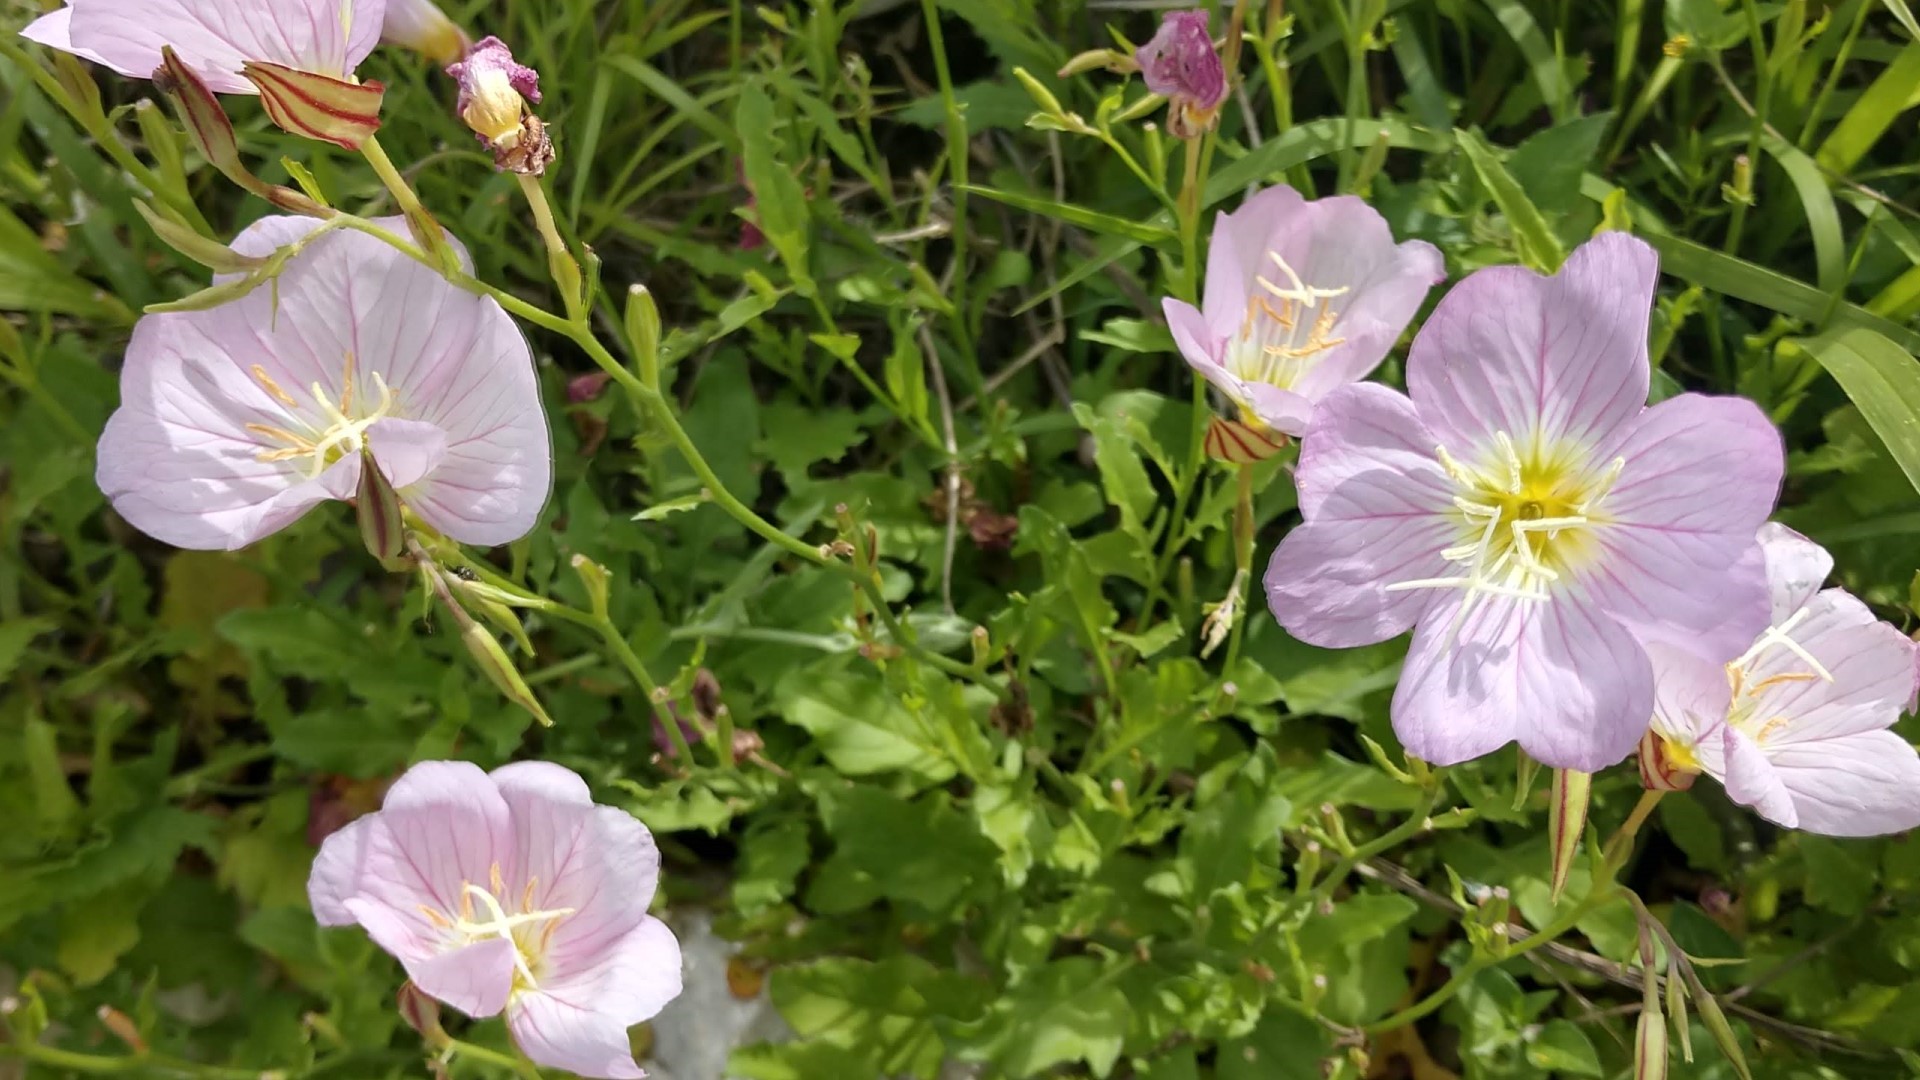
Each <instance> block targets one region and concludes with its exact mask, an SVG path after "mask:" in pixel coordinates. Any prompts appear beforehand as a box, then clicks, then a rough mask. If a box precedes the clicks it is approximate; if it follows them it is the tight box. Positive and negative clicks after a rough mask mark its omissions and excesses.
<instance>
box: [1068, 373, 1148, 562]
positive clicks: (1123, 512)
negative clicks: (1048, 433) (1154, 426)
mask: <svg viewBox="0 0 1920 1080" xmlns="http://www.w3.org/2000/svg"><path fill="white" fill-rule="evenodd" d="M1073 418H1074V419H1075V420H1077V421H1079V422H1080V426H1081V427H1083V428H1085V429H1086V430H1087V433H1088V434H1090V435H1092V436H1093V459H1094V463H1095V464H1096V465H1097V466H1099V469H1100V486H1101V487H1102V488H1104V489H1105V490H1106V493H1107V502H1108V503H1109V504H1111V505H1112V506H1113V507H1114V508H1115V509H1117V510H1119V511H1120V527H1121V528H1122V529H1124V530H1126V532H1127V535H1129V536H1132V537H1133V538H1134V539H1135V540H1137V541H1139V542H1140V543H1141V544H1142V545H1144V544H1146V543H1147V540H1148V537H1147V519H1148V518H1149V517H1150V516H1151V515H1152V514H1153V510H1154V507H1155V505H1156V504H1158V503H1159V501H1160V496H1159V494H1158V493H1157V492H1155V491H1154V489H1153V481H1152V480H1150V479H1148V477H1147V470H1146V467H1145V466H1143V465H1141V464H1140V452H1139V450H1138V449H1137V448H1136V447H1135V445H1134V440H1133V439H1132V438H1130V437H1129V436H1128V434H1127V433H1126V431H1125V430H1124V429H1123V428H1122V426H1121V423H1120V421H1118V420H1116V419H1114V418H1112V417H1107V416H1101V415H1099V414H1098V413H1095V412H1094V411H1093V409H1092V408H1091V407H1090V406H1088V405H1087V404H1085V403H1084V402H1078V401H1076V402H1074V404H1073Z"/></svg>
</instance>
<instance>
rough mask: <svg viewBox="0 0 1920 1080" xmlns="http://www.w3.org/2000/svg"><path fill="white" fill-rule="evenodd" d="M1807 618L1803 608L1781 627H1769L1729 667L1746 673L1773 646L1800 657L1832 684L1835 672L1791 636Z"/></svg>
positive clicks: (1788, 618)
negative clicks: (1794, 629)
mask: <svg viewBox="0 0 1920 1080" xmlns="http://www.w3.org/2000/svg"><path fill="white" fill-rule="evenodd" d="M1806 617H1807V609H1806V608H1801V609H1800V610H1799V611H1796V612H1794V613H1793V614H1792V615H1790V616H1788V617H1787V621H1786V622H1783V623H1781V624H1780V625H1779V626H1769V627H1767V629H1766V631H1765V632H1764V633H1762V634H1761V635H1760V637H1759V639H1758V640H1756V641H1755V642H1754V643H1753V647H1752V648H1750V649H1748V650H1747V651H1746V652H1744V653H1742V654H1740V659H1738V660H1735V661H1734V662H1733V663H1732V664H1731V665H1729V666H1731V667H1735V668H1739V669H1740V670H1741V671H1743V672H1744V671H1746V670H1747V669H1748V668H1750V667H1752V666H1753V664H1754V662H1755V661H1757V660H1759V659H1760V656H1761V654H1763V653H1765V652H1766V651H1767V650H1768V649H1770V648H1772V647H1773V646H1775V645H1778V646H1780V647H1781V648H1783V649H1785V650H1787V651H1788V652H1790V653H1792V654H1793V655H1795V656H1797V657H1799V658H1800V659H1801V660H1803V661H1805V662H1806V665H1807V666H1808V667H1810V668H1812V669H1813V670H1814V673H1815V674H1816V675H1819V676H1820V678H1821V679H1822V680H1823V681H1825V682H1832V681H1833V672H1831V671H1828V670H1827V668H1826V665H1825V664H1822V663H1821V662H1820V661H1819V660H1817V659H1815V658H1814V655H1813V654H1812V653H1810V652H1808V651H1807V647H1806V646H1805V645H1802V644H1800V643H1799V642H1797V641H1795V640H1793V638H1792V636H1791V635H1792V633H1793V628H1794V627H1796V626H1799V625H1800V623H1801V621H1802V620H1804V619H1805V618H1806ZM1756 689H1757V688H1756Z"/></svg>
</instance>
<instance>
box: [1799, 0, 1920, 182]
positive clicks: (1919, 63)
mask: <svg viewBox="0 0 1920 1080" xmlns="http://www.w3.org/2000/svg"><path fill="white" fill-rule="evenodd" d="M1909 17H1911V16H1909ZM1916 92H1920V43H1913V44H1909V45H1907V47H1905V48H1903V49H1901V50H1900V51H1899V52H1898V53H1897V54H1895V56H1894V58H1893V62H1892V63H1890V64H1888V65H1887V66H1886V67H1884V68H1881V69H1880V74H1879V75H1878V76H1877V77H1875V79H1874V80H1873V83H1872V84H1871V85H1870V86H1868V87H1867V88H1866V90H1864V91H1863V92H1862V93H1861V94H1860V96H1859V97H1857V98H1855V99H1854V102H1853V104H1852V105H1851V106H1849V107H1848V108H1847V113H1846V115H1845V116H1842V117H1841V118H1840V122H1839V123H1838V124H1836V125H1834V128H1833V130H1832V131H1831V132H1829V133H1828V134H1827V138H1826V141H1824V142H1822V143H1821V144H1820V149H1819V151H1818V152H1816V153H1815V154H1814V158H1815V159H1816V160H1817V161H1819V162H1820V164H1821V165H1823V166H1825V167H1826V168H1827V169H1828V170H1830V171H1832V172H1835V173H1839V174H1842V175H1845V174H1846V173H1848V172H1850V171H1852V169H1853V167H1854V166H1855V165H1857V164H1859V163H1860V159H1861V158H1864V157H1866V156H1867V151H1868V150H1871V149H1873V146H1874V144H1875V143H1877V142H1879V141H1880V138H1881V136H1883V135H1885V134H1886V133H1887V129H1888V128H1890V127H1892V126H1893V124H1894V121H1896V120H1898V119H1899V118H1900V114H1901V113H1903V112H1905V111H1906V109H1907V104H1908V103H1909V102H1910V101H1912V100H1913V96H1914V94H1915V93H1916Z"/></svg>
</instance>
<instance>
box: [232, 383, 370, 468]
mask: <svg viewBox="0 0 1920 1080" xmlns="http://www.w3.org/2000/svg"><path fill="white" fill-rule="evenodd" d="M253 377H254V380H255V381H256V382H258V383H259V384H260V386H261V388H262V389H264V390H266V392H267V393H268V394H270V395H272V397H273V399H274V400H275V401H277V402H279V403H280V404H282V405H284V406H286V408H287V410H288V412H287V419H288V425H287V426H286V427H275V426H273V425H271V424H248V425H247V426H246V427H247V430H248V431H250V432H252V433H254V434H255V435H258V436H260V437H261V438H263V439H266V440H267V441H269V442H272V443H278V444H279V445H278V446H276V447H274V448H271V449H266V450H261V451H260V452H259V453H257V454H255V455H254V457H255V458H257V459H258V460H260V461H302V460H303V459H304V461H305V464H304V465H303V466H302V468H303V470H304V471H305V473H306V475H307V479H309V480H311V479H313V478H314V477H316V476H319V475H320V474H321V473H323V472H325V471H326V469H327V466H329V465H332V464H333V463H334V462H336V461H339V460H340V459H341V458H343V457H346V456H347V455H349V454H357V453H359V452H360V451H361V450H363V449H365V448H366V445H367V430H368V429H369V428H371V427H372V426H373V425H374V424H375V423H377V422H378V421H380V420H384V419H386V418H387V417H388V416H389V415H391V414H392V413H393V407H394V406H393V390H392V389H391V388H390V387H388V386H387V380H386V379H385V378H384V377H383V376H382V375H381V374H380V373H379V372H377V371H376V372H374V373H373V382H374V385H375V386H376V387H377V388H378V390H379V399H378V401H376V402H371V403H369V402H366V401H365V400H363V399H362V398H361V396H360V395H357V394H356V392H355V387H354V370H353V354H352V353H348V354H347V362H346V370H345V371H344V372H343V373H342V374H341V378H340V400H339V402H337V403H336V402H335V401H334V400H333V397H332V395H330V394H328V393H327V390H326V388H325V387H323V386H321V385H320V384H319V383H317V382H316V383H314V384H313V385H312V386H311V387H309V388H308V395H309V396H310V398H311V399H312V401H311V407H310V408H309V407H306V406H302V405H301V404H300V402H299V401H298V400H297V399H295V398H294V396H293V395H292V394H289V393H288V392H287V391H286V390H285V389H284V388H282V387H281V385H280V384H279V383H278V382H275V381H274V378H273V376H271V375H269V374H267V369H266V368H264V367H262V366H260V365H259V364H255V365H253ZM369 404H371V405H372V408H370V409H368V408H367V405H369Z"/></svg>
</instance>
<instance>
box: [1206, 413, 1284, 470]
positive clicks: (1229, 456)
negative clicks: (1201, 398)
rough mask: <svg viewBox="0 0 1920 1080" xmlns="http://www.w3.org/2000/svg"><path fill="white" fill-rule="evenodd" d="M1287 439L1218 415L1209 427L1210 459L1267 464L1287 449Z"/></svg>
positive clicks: (1208, 454)
mask: <svg viewBox="0 0 1920 1080" xmlns="http://www.w3.org/2000/svg"><path fill="white" fill-rule="evenodd" d="M1287 442H1288V440H1287V437H1286V436H1285V435H1282V434H1280V433H1279V432H1277V431H1271V430H1268V431H1262V430H1259V429H1257V428H1255V427H1253V426H1252V425H1251V424H1243V423H1241V422H1240V421H1238V420H1228V419H1226V418H1225V417H1221V416H1216V417H1214V418H1213V423H1212V424H1210V425H1209V426H1208V427H1207V456H1208V457H1211V458H1213V459H1214V460H1215V461H1225V462H1227V463H1229V464H1233V465H1251V464H1252V463H1254V462H1256V461H1265V460H1266V459H1268V458H1270V457H1272V456H1273V455H1275V454H1277V453H1279V452H1280V451H1282V450H1284V449H1286V447H1287Z"/></svg>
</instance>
